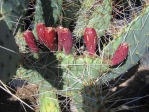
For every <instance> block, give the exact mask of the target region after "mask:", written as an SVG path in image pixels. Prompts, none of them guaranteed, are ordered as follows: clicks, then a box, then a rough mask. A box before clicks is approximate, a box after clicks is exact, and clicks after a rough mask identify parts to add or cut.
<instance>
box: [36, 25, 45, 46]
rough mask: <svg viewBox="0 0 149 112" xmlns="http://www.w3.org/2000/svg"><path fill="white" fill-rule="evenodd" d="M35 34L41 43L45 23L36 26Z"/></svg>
mask: <svg viewBox="0 0 149 112" xmlns="http://www.w3.org/2000/svg"><path fill="white" fill-rule="evenodd" d="M36 31H37V36H38V40H39V43H40V44H43V38H44V31H45V24H44V23H39V24H37V26H36Z"/></svg>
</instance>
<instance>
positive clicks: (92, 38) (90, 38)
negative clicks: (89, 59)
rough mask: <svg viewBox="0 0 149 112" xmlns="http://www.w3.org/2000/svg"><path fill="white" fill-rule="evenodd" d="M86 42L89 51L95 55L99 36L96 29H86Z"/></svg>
mask: <svg viewBox="0 0 149 112" xmlns="http://www.w3.org/2000/svg"><path fill="white" fill-rule="evenodd" d="M84 42H85V44H86V48H87V51H88V52H89V54H90V55H93V54H95V51H96V45H97V34H96V31H95V29H94V28H86V29H85V32H84Z"/></svg>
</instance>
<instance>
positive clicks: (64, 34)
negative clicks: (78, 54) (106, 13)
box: [23, 23, 128, 66]
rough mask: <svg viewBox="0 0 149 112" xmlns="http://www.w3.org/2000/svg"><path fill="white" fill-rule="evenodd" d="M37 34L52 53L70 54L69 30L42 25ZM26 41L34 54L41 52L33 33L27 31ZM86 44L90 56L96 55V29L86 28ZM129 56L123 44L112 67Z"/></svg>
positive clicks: (114, 58) (113, 60) (70, 34)
mask: <svg viewBox="0 0 149 112" xmlns="http://www.w3.org/2000/svg"><path fill="white" fill-rule="evenodd" d="M36 32H37V36H38V40H39V43H40V44H44V45H45V46H47V48H49V49H50V50H51V51H56V50H58V51H61V50H62V49H64V52H65V53H66V54H69V53H70V51H71V49H72V46H73V39H72V33H71V31H70V30H69V29H68V28H64V27H62V26H58V27H57V28H56V29H54V28H52V27H46V26H45V24H43V23H40V24H37V26H36ZM56 33H57V34H58V47H57V44H56V42H55V40H56ZM23 36H24V38H25V41H26V43H27V45H28V46H29V48H30V49H31V50H32V51H33V52H36V53H37V52H39V49H38V47H37V45H36V42H35V37H34V35H33V33H32V31H30V30H27V31H25V32H24V33H23ZM84 42H85V44H86V48H87V51H88V53H89V54H90V55H94V54H95V52H96V45H97V34H96V31H95V29H94V28H86V29H85V31H84ZM127 55H128V44H127V43H122V44H120V45H119V46H118V48H117V50H116V51H115V53H114V55H113V57H112V60H111V62H112V64H111V65H112V66H115V65H117V64H119V63H121V62H122V61H124V59H125V58H126V57H127Z"/></svg>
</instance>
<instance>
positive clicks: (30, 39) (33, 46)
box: [23, 30, 39, 53]
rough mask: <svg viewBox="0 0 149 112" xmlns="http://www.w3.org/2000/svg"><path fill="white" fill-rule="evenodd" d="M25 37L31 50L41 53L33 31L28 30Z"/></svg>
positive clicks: (24, 34)
mask: <svg viewBox="0 0 149 112" xmlns="http://www.w3.org/2000/svg"><path fill="white" fill-rule="evenodd" d="M23 36H24V38H25V41H26V43H27V45H28V46H29V48H30V49H31V50H32V51H33V52H35V53H37V52H39V49H38V48H37V46H36V43H35V37H34V34H33V33H32V31H30V30H26V31H25V32H23Z"/></svg>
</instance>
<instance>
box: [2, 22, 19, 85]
mask: <svg viewBox="0 0 149 112" xmlns="http://www.w3.org/2000/svg"><path fill="white" fill-rule="evenodd" d="M19 61H20V56H19V53H18V47H17V45H16V43H15V40H14V37H13V35H12V32H10V30H9V28H8V26H7V24H6V22H5V21H3V20H0V71H1V74H0V80H2V81H3V82H4V83H6V82H7V81H8V80H10V78H12V76H13V75H15V73H16V70H17V67H18V66H19Z"/></svg>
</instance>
